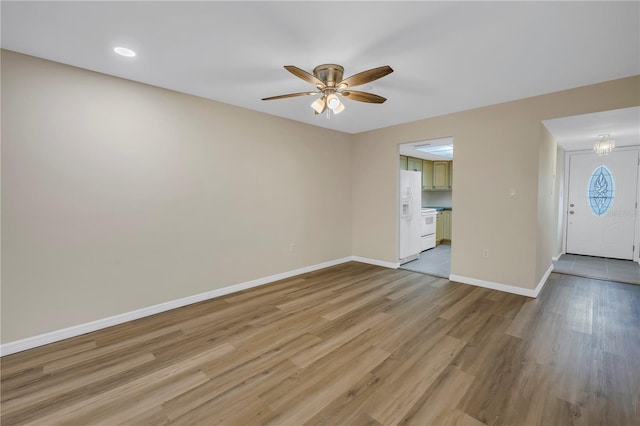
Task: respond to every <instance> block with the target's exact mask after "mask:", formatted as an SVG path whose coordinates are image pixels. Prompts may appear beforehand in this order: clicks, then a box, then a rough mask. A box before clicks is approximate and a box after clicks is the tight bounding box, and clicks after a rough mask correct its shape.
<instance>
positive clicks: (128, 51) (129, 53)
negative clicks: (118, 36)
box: [113, 47, 136, 58]
mask: <svg viewBox="0 0 640 426" xmlns="http://www.w3.org/2000/svg"><path fill="white" fill-rule="evenodd" d="M113 51H114V52H116V53H117V54H118V55H121V56H126V57H127V58H133V57H134V56H136V52H134V51H133V50H131V49H127V48H126V47H114V48H113Z"/></svg>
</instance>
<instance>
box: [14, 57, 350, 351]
mask: <svg viewBox="0 0 640 426" xmlns="http://www.w3.org/2000/svg"><path fill="white" fill-rule="evenodd" d="M350 181H351V147H350V136H349V135H346V134H342V133H339V132H334V131H330V130H325V129H321V128H319V127H313V126H309V125H305V124H301V123H296V122H293V121H289V120H285V119H280V118H277V117H274V116H269V115H266V114H261V113H257V112H253V111H249V110H246V109H242V108H237V107H233V106H230V105H225V104H221V103H217V102H213V101H209V100H205V99H202V98H197V97H194V96H189V95H184V94H180V93H176V92H172V91H168V90H163V89H159V88H156V87H152V86H147V85H143V84H139V83H135V82H131V81H127V80H123V79H118V78H114V77H109V76H106V75H102V74H98V73H93V72H89V71H85V70H81V69H78V68H73V67H68V66H65V65H61V64H57V63H53V62H48V61H44V60H40V59H36V58H33V57H29V56H24V55H20V54H17V53H13V52H7V51H3V52H2V255H3V258H2V342H10V341H15V340H18V339H21V338H26V337H31V336H34V335H37V334H41V333H45V332H49V331H53V330H58V329H61V328H65V327H69V326H72V325H77V324H82V323H85V322H89V321H92V320H96V319H102V318H105V317H109V316H112V315H115V314H119V313H123V312H128V311H131V310H135V309H139V308H143V307H147V306H151V305H154V304H158V303H161V302H166V301H169V300H174V299H177V298H181V297H185V296H191V295H194V294H198V293H201V292H205V291H209V290H213V289H216V288H221V287H226V286H229V285H233V284H237V283H241V282H245V281H248V280H252V279H256V278H262V277H266V276H269V275H272V274H277V273H282V272H286V271H290V270H294V269H297V268H301V267H304V266H309V265H314V264H318V263H322V262H325V261H330V260H335V259H339V258H343V257H345V256H350V255H351V253H352V249H351V235H352V232H351V215H350V211H351V187H350V185H349V182H350ZM290 243H295V244H296V251H295V252H294V253H289V244H290Z"/></svg>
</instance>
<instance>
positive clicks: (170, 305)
mask: <svg viewBox="0 0 640 426" xmlns="http://www.w3.org/2000/svg"><path fill="white" fill-rule="evenodd" d="M354 260H355V261H358V262H363V263H373V262H378V263H373V264H374V265H380V266H385V265H383V264H384V263H387V262H379V261H375V260H372V259H364V258H355V257H354V256H349V257H344V258H342V259H336V260H331V261H328V262H324V263H318V264H316V265H311V266H305V267H304V268H299V269H294V270H293V271H288V272H283V273H281V274H276V275H271V276H268V277H264V278H258V279H255V280H252V281H246V282H243V283H239V284H235V285H232V286H229V287H223V288H218V289H215V290H211V291H207V292H204V293H200V294H195V295H193V296H187V297H183V298H181V299H176V300H171V301H168V302H164V303H160V304H158V305H153V306H148V307H146V308H142V309H137V310H135V311H131V312H125V313H122V314H118V315H114V316H111V317H107V318H102V319H99V320H96V321H91V322H87V323H84V324H79V325H74V326H71V327H68V328H63V329H61V330H55V331H51V332H49V333H44V334H40V335H37V336H33V337H27V338H26V339H21V340H16V341H14V342H8V343H5V344H3V345H0V356H5V355H10V354H13V353H16V352H22V351H25V350H27V349H32V348H35V347H38V346H43V345H47V344H49V343H53V342H58V341H60V340H64V339H68V338H70V337H76V336H80V335H82V334H86V333H90V332H92V331H96V330H100V329H103V328H107V327H111V326H114V325H118V324H122V323H125V322H129V321H133V320H136V319H139V318H143V317H146V316H149V315H155V314H158V313H160V312H166V311H169V310H171V309H176V308H180V307H182V306H186V305H191V304H193V303H197V302H202V301H204V300H208V299H213V298H215V297H220V296H224V295H226V294H230V293H235V292H238V291H242V290H246V289H248V288H252V287H258V286H261V285H264V284H269V283H272V282H274V281H279V280H283V279H285V278H291V277H294V276H296V275H301V274H305V273H307V272H312V271H316V270H318V269H323V268H328V267H330V266H335V265H339V264H341V263H345V262H350V261H354Z"/></svg>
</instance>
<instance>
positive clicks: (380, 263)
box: [351, 256, 400, 269]
mask: <svg viewBox="0 0 640 426" xmlns="http://www.w3.org/2000/svg"><path fill="white" fill-rule="evenodd" d="M351 260H353V261H354V262H361V263H368V264H370V265H377V266H383V267H385V268H391V269H398V267H399V266H400V264H399V263H393V262H385V261H384V260H376V259H369V258H366V257H360V256H351Z"/></svg>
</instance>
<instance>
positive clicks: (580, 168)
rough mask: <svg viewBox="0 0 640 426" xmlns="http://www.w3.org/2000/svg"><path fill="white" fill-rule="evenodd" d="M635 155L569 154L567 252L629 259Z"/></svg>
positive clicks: (633, 221)
mask: <svg viewBox="0 0 640 426" xmlns="http://www.w3.org/2000/svg"><path fill="white" fill-rule="evenodd" d="M638 152H639V150H638V149H634V150H615V151H614V152H612V153H611V154H609V155H606V156H598V155H597V154H595V153H591V152H590V153H575V154H571V156H570V158H569V197H568V198H569V206H568V212H567V253H572V254H583V255H588V256H599V257H611V258H616V259H628V260H631V259H633V252H634V247H633V244H634V233H635V232H636V228H637V227H638V226H639V224H638V216H637V207H636V194H637V185H638Z"/></svg>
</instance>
